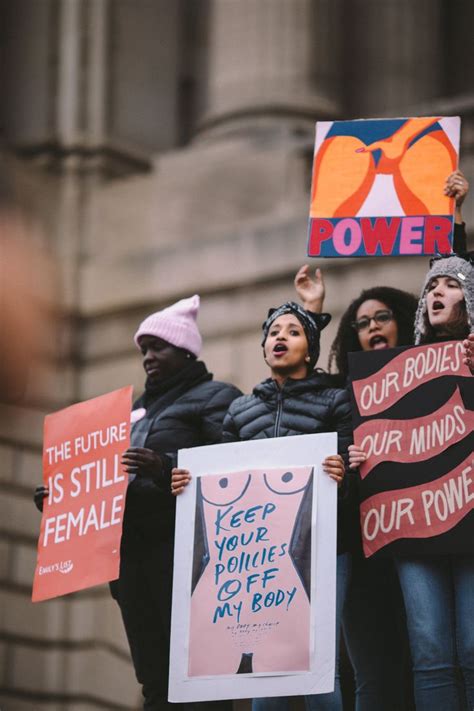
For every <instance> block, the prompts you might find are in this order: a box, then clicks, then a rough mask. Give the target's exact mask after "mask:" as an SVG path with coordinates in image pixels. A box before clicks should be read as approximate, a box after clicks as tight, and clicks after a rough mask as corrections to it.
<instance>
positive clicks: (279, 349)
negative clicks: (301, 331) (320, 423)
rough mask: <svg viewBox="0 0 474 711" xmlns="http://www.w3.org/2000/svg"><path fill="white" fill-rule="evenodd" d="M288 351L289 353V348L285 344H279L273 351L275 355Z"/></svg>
mask: <svg viewBox="0 0 474 711" xmlns="http://www.w3.org/2000/svg"><path fill="white" fill-rule="evenodd" d="M287 351H288V347H287V346H285V344H284V343H277V344H276V346H275V347H274V349H273V352H274V353H275V354H279V353H286V352H287Z"/></svg>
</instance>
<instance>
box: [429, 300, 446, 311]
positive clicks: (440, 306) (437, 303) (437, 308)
mask: <svg viewBox="0 0 474 711" xmlns="http://www.w3.org/2000/svg"><path fill="white" fill-rule="evenodd" d="M443 309H444V304H442V303H441V301H433V306H432V307H431V310H432V311H433V313H436V311H442V310H443Z"/></svg>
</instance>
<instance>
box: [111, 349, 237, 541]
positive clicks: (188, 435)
mask: <svg viewBox="0 0 474 711" xmlns="http://www.w3.org/2000/svg"><path fill="white" fill-rule="evenodd" d="M239 395H241V392H240V390H238V389H237V388H235V387H234V386H233V385H228V384H227V383H220V382H217V381H214V380H212V373H209V372H208V371H207V369H206V366H205V365H204V363H201V362H200V361H192V362H191V363H190V364H189V366H188V367H187V368H185V369H184V370H182V371H180V372H179V373H178V374H177V375H176V376H174V377H172V378H169V379H168V380H167V381H165V382H164V383H163V384H162V385H161V388H160V390H159V391H155V392H154V394H153V395H150V393H146V394H144V395H142V397H140V398H139V399H138V400H137V401H136V402H135V404H134V410H136V409H138V408H145V409H146V415H145V416H144V417H143V418H142V419H140V420H138V422H135V423H134V424H133V425H132V432H131V445H132V446H133V447H147V448H148V449H153V450H154V451H155V452H157V453H158V454H160V455H161V459H162V462H163V472H162V473H161V474H160V475H159V476H158V477H157V478H155V479H154V480H152V479H149V478H147V477H136V478H135V479H134V480H133V481H132V482H131V483H130V484H129V487H128V490H127V499H126V505H125V516H124V526H123V537H122V546H123V547H125V548H127V547H132V548H133V547H134V546H135V545H139V546H143V545H145V546H146V545H153V543H154V541H155V540H164V539H170V538H172V537H173V534H174V517H175V503H176V500H175V497H174V496H172V495H171V469H172V467H173V466H175V465H176V455H177V451H178V449H183V448H187V447H198V446H201V445H205V444H214V443H216V442H220V441H221V436H222V422H223V420H224V415H225V413H226V412H227V409H228V407H229V405H230V403H231V402H232V400H235V398H236V397H238V396H239Z"/></svg>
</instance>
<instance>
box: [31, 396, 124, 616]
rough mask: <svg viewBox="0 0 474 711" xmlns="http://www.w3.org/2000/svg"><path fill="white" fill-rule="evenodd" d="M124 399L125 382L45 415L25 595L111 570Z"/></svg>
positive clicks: (63, 589) (99, 579) (36, 596)
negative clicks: (37, 519)
mask: <svg viewBox="0 0 474 711" xmlns="http://www.w3.org/2000/svg"><path fill="white" fill-rule="evenodd" d="M131 404H132V387H131V386H127V387H125V388H121V389H120V390H115V391H114V392H112V393H108V394H107V395H102V396H101V397H97V398H94V399H93V400H88V401H86V402H82V403H78V404H77V405H72V406H71V407H68V408H66V409H64V410H61V411H60V412H55V413H53V414H52V415H48V416H47V417H46V418H45V422H44V446H43V481H44V485H45V486H46V487H48V489H49V495H48V497H47V498H45V500H44V507H43V516H42V519H41V531H40V537H39V541H38V558H37V565H36V571H35V578H34V583H33V597H32V599H33V602H38V601H40V600H47V599H49V598H53V597H57V596H59V595H65V594H66V593H70V592H74V591H76V590H82V589H84V588H89V587H92V586H93V585H99V584H101V583H105V582H108V581H109V580H115V579H116V578H118V574H119V565H120V539H121V535H122V520H123V512H124V508H125V495H126V489H127V483H128V477H127V475H126V473H125V472H124V471H123V469H122V466H121V463H120V460H121V455H122V453H123V452H124V451H125V450H126V449H128V447H129V444H130V411H131Z"/></svg>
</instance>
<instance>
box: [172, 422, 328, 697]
mask: <svg viewBox="0 0 474 711" xmlns="http://www.w3.org/2000/svg"><path fill="white" fill-rule="evenodd" d="M336 451H337V438H336V435H335V434H333V433H330V434H319V435H304V436H300V437H288V438H280V439H272V440H265V441H254V442H238V443H232V444H225V445H217V446H213V447H198V448H195V449H190V450H182V451H181V452H180V453H179V466H181V467H184V468H186V469H189V471H190V472H191V473H192V480H191V484H190V486H189V487H188V489H187V490H186V491H185V493H184V494H183V495H182V496H181V497H180V498H179V499H178V507H177V520H176V531H177V536H176V544H175V571H174V583H173V615H172V633H171V664H170V691H169V698H170V701H172V702H191V701H208V700H213V699H226V698H229V699H230V698H248V697H259V696H291V695H303V694H315V693H326V692H328V691H331V690H332V689H333V687H334V657H335V598H336V592H335V590H336V583H335V576H336V573H335V571H336V508H337V507H336V500H337V491H336V485H335V484H334V482H333V481H332V480H331V479H329V477H328V476H327V475H325V474H324V472H323V471H322V468H321V463H322V461H323V459H324V458H325V457H326V456H327V455H328V454H331V453H335V452H336ZM229 463H232V464H231V465H230V464H229Z"/></svg>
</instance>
